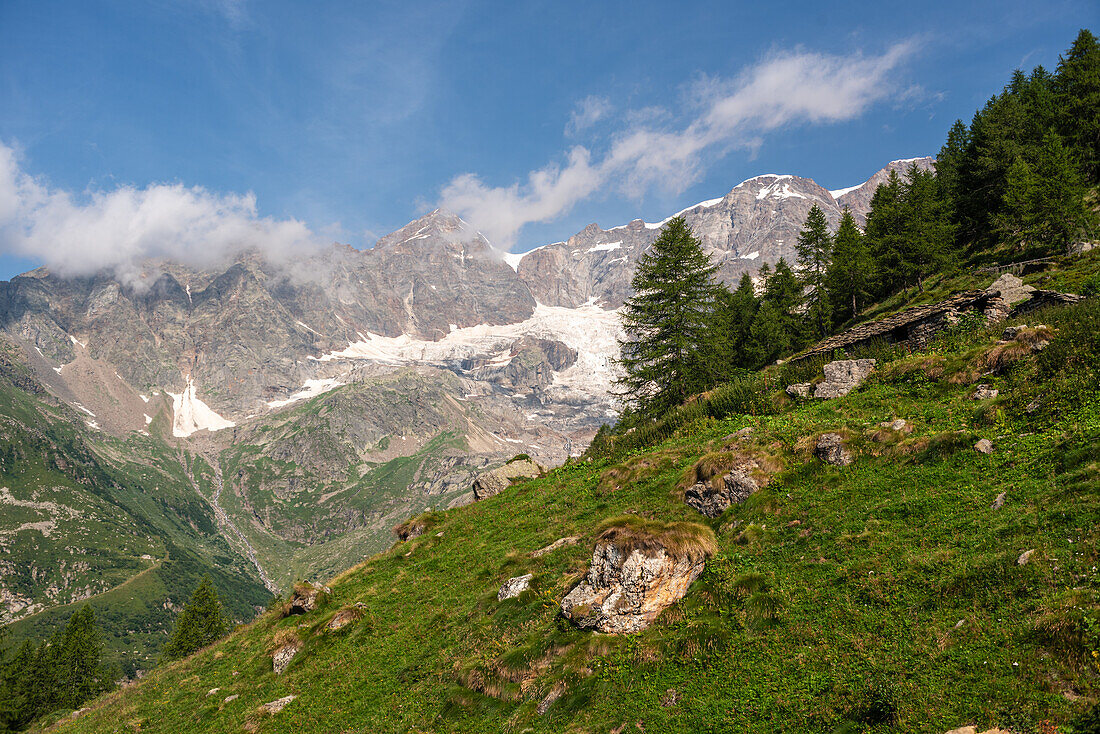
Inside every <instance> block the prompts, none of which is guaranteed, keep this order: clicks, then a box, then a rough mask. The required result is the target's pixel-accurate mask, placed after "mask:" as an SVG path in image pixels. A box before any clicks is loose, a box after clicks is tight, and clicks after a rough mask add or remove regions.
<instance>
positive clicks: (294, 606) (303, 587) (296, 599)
mask: <svg viewBox="0 0 1100 734" xmlns="http://www.w3.org/2000/svg"><path fill="white" fill-rule="evenodd" d="M329 591H330V589H328V588H326V587H324V586H314V585H313V584H295V585H294V595H293V596H292V597H290V606H289V607H288V608H287V614H288V615H289V614H308V613H309V612H312V611H313V610H314V609H316V608H317V596H318V595H319V594H320V593H321V592H329Z"/></svg>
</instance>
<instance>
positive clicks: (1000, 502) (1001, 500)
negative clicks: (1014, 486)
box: [989, 492, 1005, 510]
mask: <svg viewBox="0 0 1100 734" xmlns="http://www.w3.org/2000/svg"><path fill="white" fill-rule="evenodd" d="M1004 506H1005V493H1004V492H1001V493H1000V494H999V495H997V499H995V500H993V504H992V505H990V506H989V509H991V510H999V509H1001V508H1002V507H1004Z"/></svg>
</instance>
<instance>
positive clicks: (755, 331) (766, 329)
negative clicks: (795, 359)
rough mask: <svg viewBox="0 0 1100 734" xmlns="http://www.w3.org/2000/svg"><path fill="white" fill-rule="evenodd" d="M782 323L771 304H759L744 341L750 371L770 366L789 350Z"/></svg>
mask: <svg viewBox="0 0 1100 734" xmlns="http://www.w3.org/2000/svg"><path fill="white" fill-rule="evenodd" d="M784 322H785V319H784V318H783V316H782V314H780V313H779V310H778V309H777V308H776V306H775V304H774V303H773V302H771V301H764V302H763V303H761V304H760V308H758V309H757V310H756V315H755V316H754V317H753V320H752V324H751V325H750V326H749V334H748V338H747V339H746V340H745V359H746V361H747V362H748V366H749V368H750V369H760V368H761V367H764V366H766V365H769V364H771V363H772V362H774V361H775V360H776V359H777V358H778V357H779V356H780V355H781V354H783V353H784V352H786V351H787V350H789V349H790V348H791V342H790V336H789V333H788V330H787V329H788V327H787V326H786V324H785V323H784Z"/></svg>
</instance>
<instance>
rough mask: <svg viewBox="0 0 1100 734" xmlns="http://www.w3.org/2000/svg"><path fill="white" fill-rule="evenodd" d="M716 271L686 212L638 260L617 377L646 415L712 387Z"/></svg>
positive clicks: (625, 319) (634, 402)
mask: <svg viewBox="0 0 1100 734" xmlns="http://www.w3.org/2000/svg"><path fill="white" fill-rule="evenodd" d="M717 270H718V268H717V266H716V265H714V264H713V263H712V262H711V259H710V257H709V256H708V255H707V254H706V253H705V252H704V251H703V247H702V243H700V242H699V240H698V239H696V238H695V236H694V235H693V234H692V233H691V230H690V229H689V228H688V226H687V223H686V222H685V221H684V218H683V217H675V218H673V219H672V220H670V221H669V222H668V224H666V225H665V227H664V228H663V229H662V230H661V233H660V235H659V236H658V237H657V239H656V240H655V241H654V242H653V244H652V245H651V246H650V249H649V250H648V251H647V252H646V253H645V255H643V256H642V258H641V260H639V261H638V266H637V269H636V270H635V271H634V279H633V280H632V281H631V285H632V286H633V288H634V295H633V296H632V297H631V298H630V299H629V300H628V301H627V302H626V304H625V305H624V308H623V317H622V318H623V327H624V330H625V331H626V339H625V340H623V341H622V342H620V347H621V356H620V357H619V360H618V364H619V365H620V367H621V369H622V375H621V377H620V378H619V379H618V380H617V384H618V385H619V387H620V388H621V389H622V395H623V396H624V397H625V398H626V399H627V400H628V401H629V402H630V403H631V404H633V405H634V406H635V407H636V408H637V410H638V412H639V413H640V414H642V415H643V416H646V417H651V416H656V415H659V414H661V413H663V412H664V411H666V410H668V409H669V408H672V407H674V406H676V405H679V404H680V403H681V402H683V401H684V400H685V399H687V398H688V397H689V396H690V395H692V394H694V393H695V392H698V391H700V390H702V389H705V388H706V387H707V386H708V385H707V381H708V376H709V375H710V374H711V367H710V366H709V365H708V364H706V362H707V357H708V356H709V354H710V353H711V352H710V349H709V347H708V345H707V340H708V339H709V338H710V334H709V333H708V327H709V326H710V322H711V320H712V318H713V315H714V311H715V300H716V298H717V293H718V287H717V281H716V280H715V273H716V272H717Z"/></svg>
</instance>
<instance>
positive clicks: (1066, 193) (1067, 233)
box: [1032, 132, 1094, 254]
mask: <svg viewBox="0 0 1100 734" xmlns="http://www.w3.org/2000/svg"><path fill="white" fill-rule="evenodd" d="M1035 174H1036V175H1035V178H1036V183H1035V199H1034V201H1033V203H1032V206H1033V208H1034V213H1033V215H1032V218H1033V221H1034V230H1035V236H1036V238H1037V239H1038V240H1039V241H1040V242H1042V243H1043V244H1044V245H1046V249H1047V250H1048V251H1050V252H1055V253H1058V254H1061V253H1062V252H1065V250H1066V247H1067V246H1068V245H1069V244H1070V243H1072V242H1073V241H1074V239H1076V237H1077V236H1078V235H1079V234H1080V232H1081V230H1082V229H1087V228H1091V227H1092V226H1093V224H1094V217H1093V214H1092V211H1091V210H1090V209H1089V208H1088V206H1087V205H1086V204H1085V200H1084V197H1085V185H1084V183H1083V181H1082V180H1081V175H1080V174H1079V173H1078V168H1077V166H1076V165H1074V162H1073V159H1072V158H1071V155H1070V151H1069V150H1068V149H1067V148H1066V146H1064V145H1063V144H1062V139H1061V138H1060V137H1059V136H1058V134H1057V133H1054V132H1048V133H1047V135H1046V137H1044V138H1043V144H1042V147H1040V148H1039V151H1038V155H1037V157H1036V162H1035Z"/></svg>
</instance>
